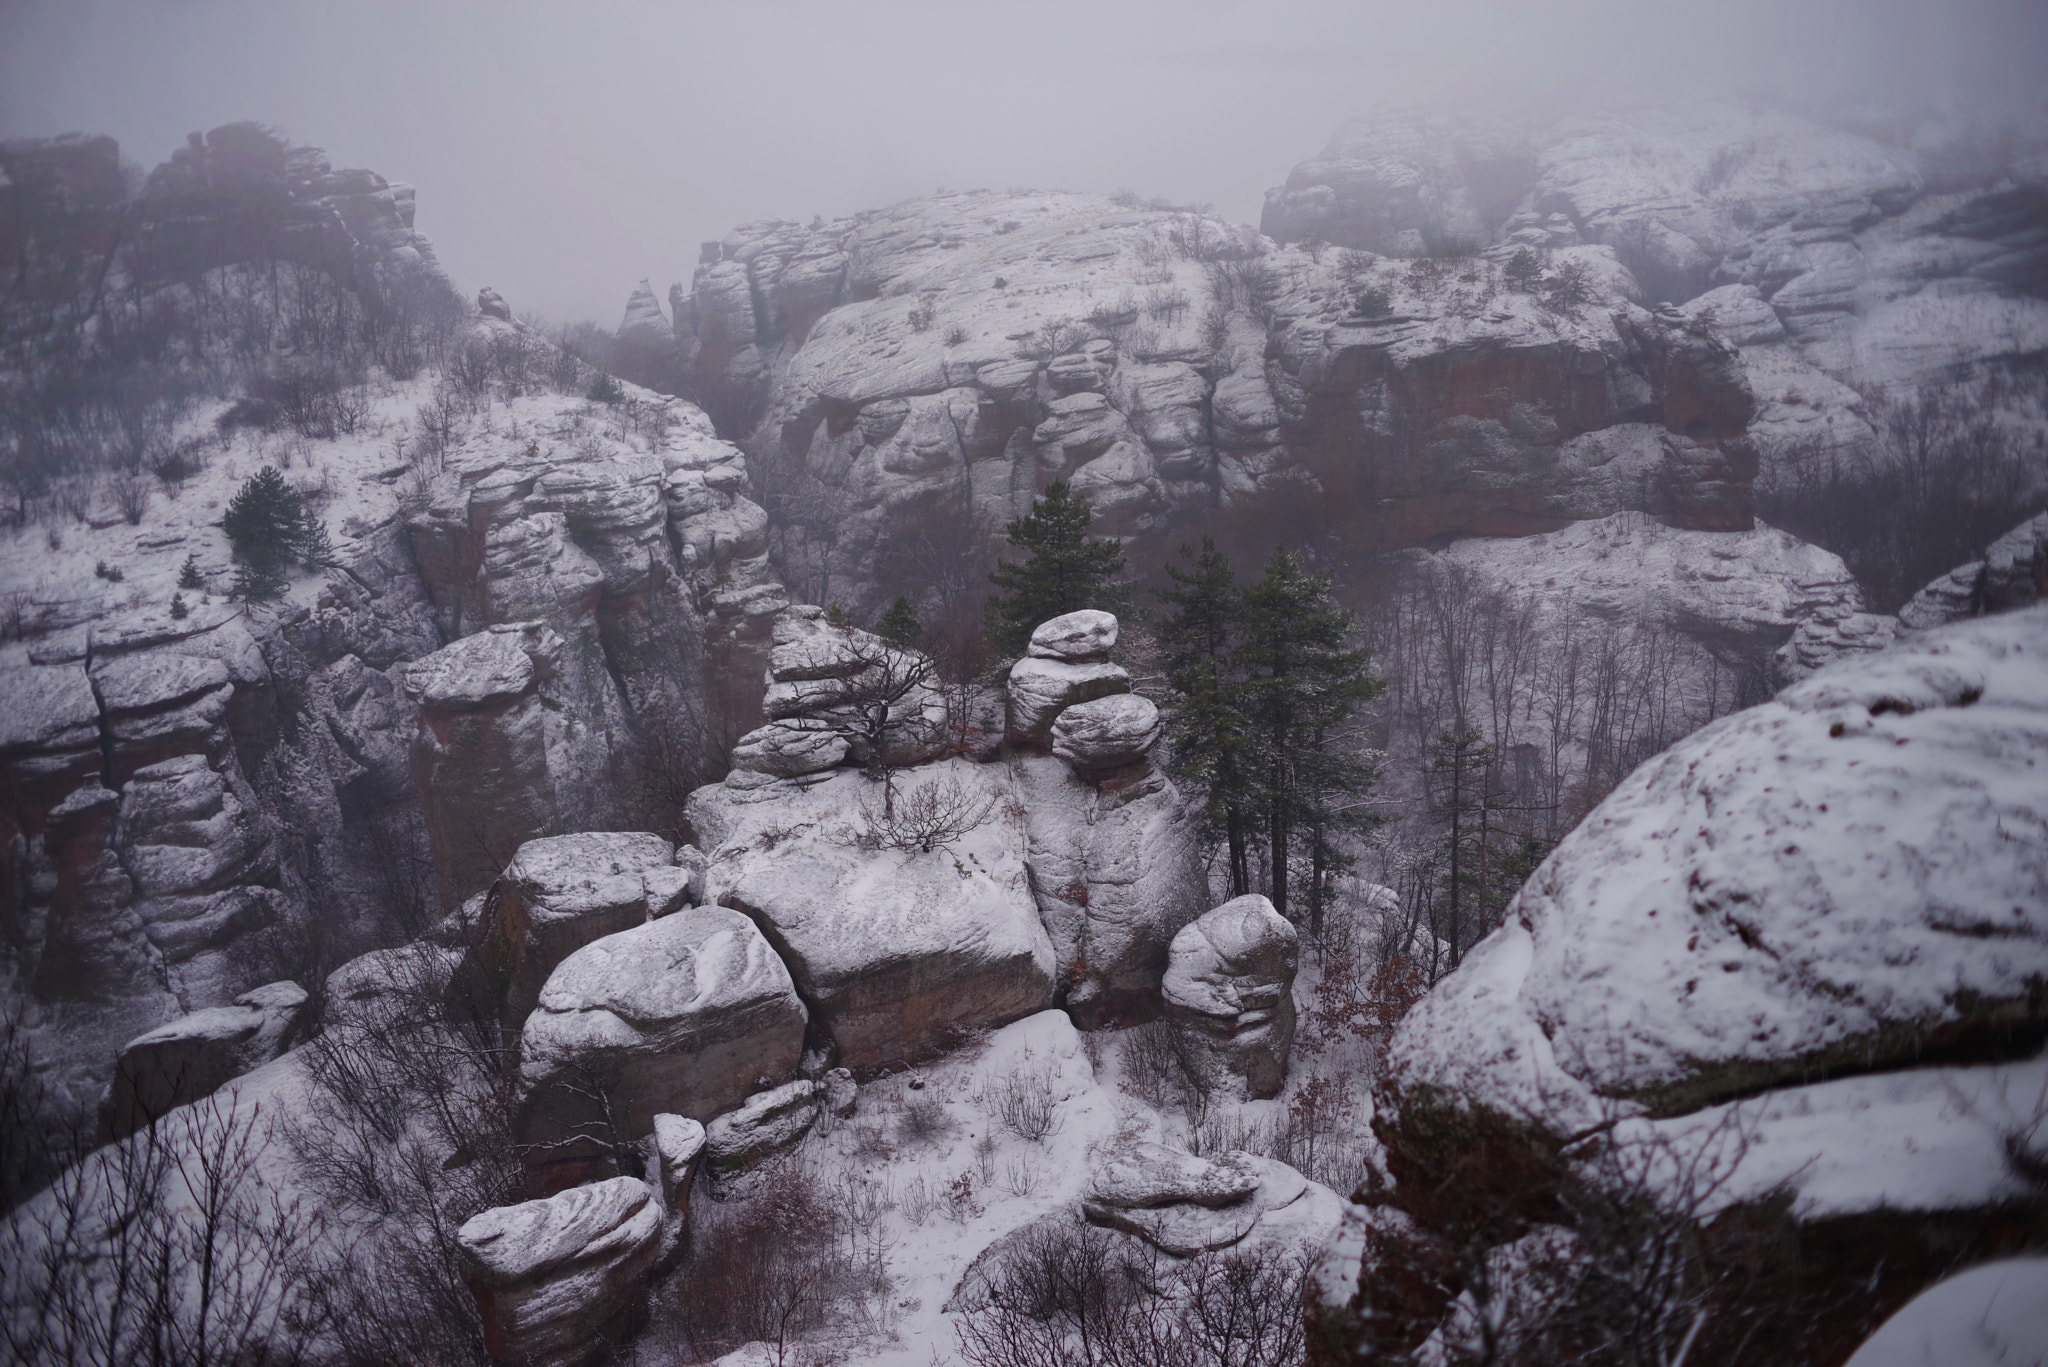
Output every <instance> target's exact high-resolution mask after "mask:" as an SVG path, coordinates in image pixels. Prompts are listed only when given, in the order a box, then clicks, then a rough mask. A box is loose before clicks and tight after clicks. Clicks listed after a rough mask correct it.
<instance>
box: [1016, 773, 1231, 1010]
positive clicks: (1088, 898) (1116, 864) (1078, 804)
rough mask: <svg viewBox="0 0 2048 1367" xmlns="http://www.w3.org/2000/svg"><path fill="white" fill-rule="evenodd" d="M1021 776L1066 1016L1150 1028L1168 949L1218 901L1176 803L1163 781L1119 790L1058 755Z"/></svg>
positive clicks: (1038, 890)
mask: <svg viewBox="0 0 2048 1367" xmlns="http://www.w3.org/2000/svg"><path fill="white" fill-rule="evenodd" d="M1015 769H1016V775H1017V791H1018V795H1019V797H1020V798H1021V800H1022V805H1023V808H1024V823H1025V829H1026V832H1027V834H1028V837H1029V842H1030V843H1029V852H1028V855H1027V858H1028V860H1029V862H1030V867H1031V889H1032V893H1033V895H1034V896H1035V898H1036V899H1037V902H1038V912H1039V916H1040V918H1041V919H1042V920H1043V921H1044V923H1045V928H1046V930H1047V932H1048V933H1049V934H1050V935H1051V937H1052V943H1053V947H1054V948H1055V950H1056V951H1057V952H1058V955H1059V964H1060V968H1059V974H1060V983H1061V986H1062V988H1063V989H1064V993H1065V996H1064V1005H1065V1006H1066V1007H1067V1009H1068V1010H1069V1011H1071V1012H1073V1013H1074V1015H1075V1018H1076V1019H1077V1020H1079V1021H1080V1022H1081V1023H1082V1024H1083V1025H1084V1026H1088V1027H1092V1026H1095V1025H1098V1024H1107V1023H1109V1022H1111V1021H1121V1022H1123V1023H1125V1024H1130V1023H1134V1022H1137V1021H1143V1020H1149V1019H1152V1018H1153V1017H1154V1016H1156V1015H1158V1014H1159V1011H1160V1000H1159V982H1160V978H1161V977H1162V975H1164V973H1165V972H1166V963H1167V947H1168V946H1169V945H1170V944H1171V943H1172V942H1173V937H1174V935H1175V934H1176V933H1177V932H1178V931H1179V930H1180V928H1181V927H1182V926H1184V925H1186V924H1187V923H1188V922H1189V921H1191V920H1193V919H1194V918H1195V917H1196V916H1198V915H1200V914H1201V911H1202V909H1203V907H1204V906H1205V905H1206V903H1207V902H1208V899H1209V889H1208V879H1207V877H1206V876H1205V875H1204V873H1203V872H1202V864H1201V857H1200V854H1199V851H1198V849H1197V847H1196V843H1195V839H1194V831H1193V828H1192V826H1191V824H1190V822H1189V819H1188V816H1187V814H1186V813H1185V812H1183V811H1182V809H1181V808H1182V802H1181V796H1180V793H1179V791H1178V790H1177V789H1176V788H1175V787H1174V785H1173V783H1172V781H1171V780H1170V779H1168V778H1167V777H1166V775H1164V774H1162V773H1160V772H1158V771H1157V770H1156V769H1147V770H1146V771H1144V772H1142V773H1141V775H1140V776H1139V777H1137V778H1135V779H1132V780H1130V781H1128V782H1115V783H1112V782H1103V783H1097V782H1095V781H1094V780H1093V779H1092V778H1091V777H1089V776H1088V775H1086V774H1082V773H1077V772H1076V771H1075V770H1074V768H1073V767H1072V766H1070V765H1068V764H1067V763H1065V762H1064V761H1062V760H1059V759H1055V758H1053V757H1052V756H1050V755H1026V756H1023V757H1022V758H1021V759H1019V760H1018V761H1017V763H1016V765H1015Z"/></svg>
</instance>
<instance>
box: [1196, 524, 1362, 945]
mask: <svg viewBox="0 0 2048 1367" xmlns="http://www.w3.org/2000/svg"><path fill="white" fill-rule="evenodd" d="M1239 622H1240V624H1241V626H1240V634H1239V642H1238V645H1237V647H1236V649H1235V650H1234V652H1233V663H1234V664H1235V665H1236V666H1237V668H1238V669H1239V670H1240V671H1241V672H1242V674H1243V679H1244V682H1243V684H1242V696H1243V699H1244V716H1245V722H1246V726H1247V730H1248V733H1249V735H1250V737H1251V743H1252V746H1253V748H1254V756H1253V763H1252V773H1253V775H1254V776H1255V781H1256V783H1257V785H1258V789H1259V798H1260V805H1261V807H1262V809H1263V815H1264V816H1265V819H1266V827H1267V829H1266V840H1267V857H1268V859H1269V860H1270V861H1271V867H1272V886H1273V894H1272V895H1273V905H1274V906H1275V908H1277V909H1278V910H1279V911H1280V912H1281V913H1282V914H1283V915H1284V914H1285V913H1286V911H1287V908H1288V904H1289V902H1290V900H1291V893H1292V890H1293V883H1294V881H1295V879H1296V876H1297V875H1296V873H1295V870H1294V867H1293V859H1292V857H1293V854H1294V850H1295V847H1296V845H1297V843H1303V842H1305V845H1306V853H1307V854H1308V856H1309V869H1308V875H1309V876H1308V879H1307V887H1306V889H1305V891H1306V892H1307V894H1308V904H1309V905H1308V908H1307V910H1308V915H1309V921H1310V930H1311V932H1312V933H1320V932H1321V930H1322V916H1323V911H1324V908H1325V905H1326V903H1327V901H1328V897H1329V883H1330V880H1331V877H1332V875H1333V874H1334V872H1335V871H1336V870H1337V868H1338V867H1340V866H1341V864H1342V862H1343V860H1342V856H1341V855H1340V854H1339V852H1338V850H1337V848H1336V846H1335V844H1334V842H1333V837H1334V836H1335V835H1337V834H1338V833H1340V832H1342V831H1345V830H1359V829H1367V828H1369V827H1370V826H1371V825H1372V824H1373V821H1372V819H1371V817H1370V815H1369V814H1368V813H1366V812H1365V810H1364V808H1363V806H1362V805H1361V799H1363V798H1364V796H1365V794H1366V793H1367V792H1368V791H1369V790H1370V788H1371V786H1372V783H1373V782H1374V780H1375V779H1377V778H1378V770H1377V768H1376V767H1375V766H1374V765H1373V764H1372V763H1371V762H1370V761H1368V760H1366V759H1364V758H1362V757H1360V756H1358V755H1356V754H1354V753H1351V752H1349V751H1346V750H1345V749H1344V748H1343V746H1342V744H1341V740H1342V737H1341V734H1340V733H1341V731H1342V729H1343V728H1344V726H1345V725H1346V723H1348V722H1349V721H1350V719H1351V716H1352V714H1353V712H1354V711H1355V710H1356V709H1357V707H1358V706H1359V704H1361V703H1364V702H1367V701H1370V700H1371V699H1372V698H1374V697H1377V696H1378V694H1379V692H1380V690H1381V688H1382V687H1383V686H1384V685H1383V684H1382V683H1381V681H1380V680H1378V679H1376V678H1374V677H1373V676H1372V674H1371V672H1370V670H1369V669H1368V664H1369V657H1368V655H1367V653H1366V652H1365V651H1363V650H1359V649H1354V648H1352V647H1351V646H1350V645H1349V644H1348V638H1349V636H1350V633H1351V624H1352V618H1351V614H1350V613H1349V612H1346V611H1344V610H1343V609H1341V608H1339V607H1337V605H1336V604H1335V603H1333V602H1332V601H1331V599H1330V581H1329V577H1328V576H1327V575H1321V574H1312V573H1309V572H1308V571H1307V570H1306V569H1305V568H1303V566H1302V565H1301V563H1300V562H1299V561H1297V560H1296V559H1295V558H1294V556H1292V555H1290V554H1289V553H1288V552H1287V551H1286V550H1284V549H1283V550H1278V551H1275V552H1274V554H1273V558H1272V559H1271V560H1270V561H1268V562H1267V564H1266V570H1265V575H1264V577H1263V578H1261V579H1260V581H1259V582H1258V583H1257V584H1254V585H1253V586H1252V587H1250V588H1249V589H1247V590H1245V592H1244V595H1243V600H1242V609H1241V611H1240V613H1239Z"/></svg>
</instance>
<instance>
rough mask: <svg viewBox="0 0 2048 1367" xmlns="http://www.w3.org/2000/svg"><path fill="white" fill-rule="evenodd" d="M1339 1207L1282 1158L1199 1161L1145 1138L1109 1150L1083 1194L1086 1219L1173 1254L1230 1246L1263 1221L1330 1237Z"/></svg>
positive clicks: (1236, 1153)
mask: <svg viewBox="0 0 2048 1367" xmlns="http://www.w3.org/2000/svg"><path fill="white" fill-rule="evenodd" d="M1303 1202H1306V1203H1307V1204H1306V1205H1303V1204H1302V1203H1303ZM1339 1207H1340V1202H1338V1201H1337V1199H1336V1198H1335V1196H1334V1194H1333V1193H1332V1192H1330V1191H1329V1189H1328V1188H1326V1187H1321V1186H1318V1185H1317V1184H1315V1183H1313V1182H1310V1181H1309V1180H1308V1179H1307V1178H1305V1177H1303V1176H1302V1175H1301V1174H1300V1173H1298V1172H1296V1171H1295V1170H1294V1169H1293V1168H1290V1167H1288V1166H1287V1165H1286V1164H1285V1163H1278V1162H1275V1161H1274V1160H1272V1159H1270V1158H1261V1157H1259V1156H1258V1155H1256V1154H1250V1153H1246V1152H1244V1151H1243V1150H1240V1149H1233V1150H1231V1151H1230V1152H1228V1153H1223V1154H1218V1155H1217V1156H1215V1157H1214V1158H1196V1157H1194V1156H1193V1155H1191V1154H1187V1153H1183V1152H1181V1151H1179V1150H1176V1149H1171V1148H1168V1147H1167V1146H1165V1145H1163V1144H1157V1143H1152V1142H1149V1141H1144V1142H1140V1143H1136V1144H1132V1145H1130V1146H1128V1147H1124V1148H1119V1149H1115V1150H1113V1151H1111V1153H1110V1154H1109V1155H1108V1156H1107V1157H1106V1158H1105V1159H1104V1160H1103V1161H1102V1162H1101V1163H1100V1164H1098V1166H1096V1168H1095V1169H1094V1170H1093V1171H1092V1172H1091V1173H1090V1174H1089V1178H1088V1185H1087V1187H1086V1189H1085V1190H1084V1191H1083V1193H1082V1196H1081V1212H1082V1214H1083V1215H1084V1216H1085V1217H1086V1218H1087V1219H1088V1220H1090V1221H1092V1222H1093V1223H1095V1224H1099V1225H1103V1226H1106V1227H1108V1228H1110V1229H1118V1230H1122V1231H1124V1232H1125V1233H1127V1234H1135V1235H1137V1236H1138V1237H1139V1238H1141V1239H1143V1240H1144V1241H1145V1242H1147V1243H1149V1244H1151V1245H1152V1246H1153V1247H1155V1248H1157V1249H1159V1250H1160V1251H1161V1252H1162V1253H1168V1254H1172V1255H1174V1256H1175V1257H1186V1256H1188V1255H1191V1254H1196V1253H1210V1252H1216V1251H1218V1250H1220V1249H1225V1248H1230V1247H1232V1246H1233V1245H1236V1244H1240V1243H1243V1242H1244V1241H1245V1239H1246V1238H1247V1237H1248V1236H1250V1235H1251V1234H1252V1233H1253V1231H1254V1230H1255V1229H1257V1228H1259V1226H1261V1225H1262V1224H1265V1225H1268V1226H1270V1227H1271V1229H1269V1231H1268V1232H1272V1231H1274V1230H1278V1229H1280V1228H1281V1227H1283V1226H1284V1227H1286V1229H1287V1233H1288V1235H1299V1236H1301V1237H1305V1238H1309V1239H1316V1238H1322V1237H1327V1236H1328V1235H1329V1233H1330V1232H1331V1230H1332V1229H1333V1228H1334V1226H1335V1225H1336V1223H1337V1217H1338V1212H1339Z"/></svg>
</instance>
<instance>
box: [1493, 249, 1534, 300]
mask: <svg viewBox="0 0 2048 1367" xmlns="http://www.w3.org/2000/svg"><path fill="white" fill-rule="evenodd" d="M1501 278H1502V279H1503V280H1505V281H1506V282H1507V287H1508V288H1509V289H1511V290H1520V291H1521V292H1522V293H1524V294H1527V293H1528V292H1529V291H1531V290H1533V289H1535V288H1536V282H1537V281H1539V280H1541V279H1542V278H1543V265H1542V263H1541V262H1539V261H1538V260H1537V259H1536V253H1534V252H1532V251H1530V250H1529V249H1528V248H1527V247H1523V248H1520V249H1519V250H1517V251H1516V252H1515V254H1514V255H1513V256H1511V257H1509V258H1508V263H1507V265H1505V266H1503V267H1502V268H1501Z"/></svg>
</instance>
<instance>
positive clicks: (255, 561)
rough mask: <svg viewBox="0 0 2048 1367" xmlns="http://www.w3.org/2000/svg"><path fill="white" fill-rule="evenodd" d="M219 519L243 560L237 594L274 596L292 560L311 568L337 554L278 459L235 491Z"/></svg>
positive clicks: (325, 532) (236, 586) (326, 561)
mask: <svg viewBox="0 0 2048 1367" xmlns="http://www.w3.org/2000/svg"><path fill="white" fill-rule="evenodd" d="M220 525H221V529H222V530H223V531H225V532H226V533H227V534H228V544H229V545H230V546H232V547H233V548H234V552H235V559H236V560H237V561H239V562H240V564H239V567H238V569H237V571H236V575H235V595H236V596H237V597H239V598H250V599H260V598H275V597H276V596H277V595H279V594H280V593H283V592H284V584H285V570H286V568H287V567H288V566H289V565H290V564H291V563H292V562H293V561H298V562H300V563H301V564H304V565H305V566H306V567H307V568H308V569H313V568H317V567H319V566H321V565H324V564H327V563H328V562H329V561H330V560H331V559H332V558H333V554H334V552H333V549H332V547H331V546H330V545H329V543H328V539H327V528H326V527H325V526H323V525H321V522H320V520H319V519H318V518H317V517H315V516H313V514H312V511H311V510H310V509H308V508H307V507H306V501H305V499H304V498H302V497H301V496H300V495H299V491H298V490H296V489H294V488H292V487H291V485H289V484H287V483H285V478H284V476H283V475H281V474H279V473H278V471H277V467H276V466H274V465H266V466H264V467H263V468H262V469H261V470H258V471H257V472H256V473H255V474H254V475H252V476H250V477H249V479H248V481H247V482H246V483H244V484H243V485H242V487H241V488H240V489H238V490H237V491H236V492H235V496H234V498H233V499H232V500H230V501H229V503H228V511H227V515H226V516H225V517H223V518H222V519H221V524H220ZM195 573H196V569H195Z"/></svg>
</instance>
